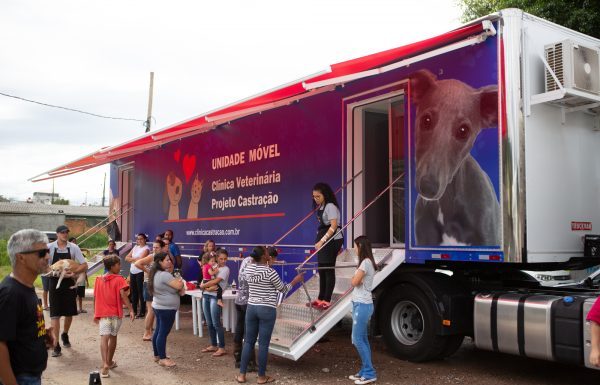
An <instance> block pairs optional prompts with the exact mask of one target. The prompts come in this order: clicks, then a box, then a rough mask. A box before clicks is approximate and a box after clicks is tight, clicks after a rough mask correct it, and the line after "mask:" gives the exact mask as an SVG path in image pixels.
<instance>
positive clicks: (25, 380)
mask: <svg viewBox="0 0 600 385" xmlns="http://www.w3.org/2000/svg"><path fill="white" fill-rule="evenodd" d="M17 384H19V385H42V377H39V376H37V377H36V376H34V375H31V374H19V375H18V376H17Z"/></svg>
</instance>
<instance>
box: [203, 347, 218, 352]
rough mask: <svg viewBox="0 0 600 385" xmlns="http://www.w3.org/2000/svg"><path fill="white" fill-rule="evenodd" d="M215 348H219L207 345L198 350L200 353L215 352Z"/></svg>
mask: <svg viewBox="0 0 600 385" xmlns="http://www.w3.org/2000/svg"><path fill="white" fill-rule="evenodd" d="M217 350H219V348H215V347H212V346H209V347H207V348H204V349H202V350H200V351H201V352H202V353H214V352H216V351H217Z"/></svg>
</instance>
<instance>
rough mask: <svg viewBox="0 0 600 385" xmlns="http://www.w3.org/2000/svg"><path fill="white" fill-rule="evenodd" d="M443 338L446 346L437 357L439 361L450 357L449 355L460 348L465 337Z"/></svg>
mask: <svg viewBox="0 0 600 385" xmlns="http://www.w3.org/2000/svg"><path fill="white" fill-rule="evenodd" d="M444 338H446V342H445V344H446V346H445V347H444V349H443V350H442V351H441V353H440V355H439V356H438V358H439V359H443V358H446V357H450V356H451V355H453V354H454V353H456V351H457V350H458V349H459V348H460V347H461V346H462V343H463V340H464V339H465V336H463V335H455V336H445V337H444Z"/></svg>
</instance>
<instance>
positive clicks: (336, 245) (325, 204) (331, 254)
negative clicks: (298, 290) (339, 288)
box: [310, 183, 344, 310]
mask: <svg viewBox="0 0 600 385" xmlns="http://www.w3.org/2000/svg"><path fill="white" fill-rule="evenodd" d="M312 196H313V208H315V209H317V220H318V221H319V227H318V229H317V238H316V240H315V242H316V243H315V249H317V250H318V253H317V263H318V268H319V297H318V298H317V299H316V300H315V301H313V302H312V303H311V304H310V305H311V306H312V307H315V308H318V309H323V310H325V309H328V308H329V307H330V306H331V296H332V295H333V289H334V288H335V269H334V267H335V260H336V258H337V255H338V253H339V252H340V249H341V248H342V244H343V243H344V236H343V235H342V232H341V231H339V228H340V226H339V224H340V209H339V205H338V203H337V199H336V198H335V194H334V193H333V190H331V187H330V186H329V185H328V184H327V183H317V184H316V185H315V187H313V192H312ZM331 238H333V239H331ZM330 239H331V240H330ZM328 240H329V242H327V241H328ZM322 268H324V269H322Z"/></svg>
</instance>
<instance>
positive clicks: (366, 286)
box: [348, 235, 377, 385]
mask: <svg viewBox="0 0 600 385" xmlns="http://www.w3.org/2000/svg"><path fill="white" fill-rule="evenodd" d="M354 244H355V247H354V251H355V252H356V254H358V269H356V272H355V273H354V276H353V277H352V282H351V283H352V286H353V287H354V289H353V290H352V344H353V345H354V347H356V350H357V351H358V355H359V356H360V359H361V361H362V365H361V367H360V370H359V371H358V373H356V374H353V375H351V376H349V377H348V378H349V379H350V380H353V381H354V383H355V384H357V385H364V384H369V383H371V382H375V381H377V373H376V372H375V368H373V363H372V362H371V347H370V346H369V335H368V324H369V319H371V315H372V314H373V296H372V295H371V291H372V290H373V277H374V276H375V271H376V270H377V265H376V264H375V260H374V259H373V251H372V249H371V242H370V241H369V239H368V238H367V237H365V236H364V235H363V236H360V237H357V238H356V239H355V240H354Z"/></svg>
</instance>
